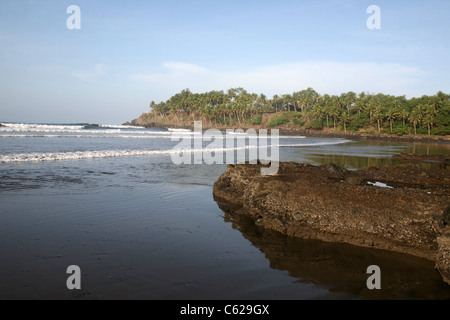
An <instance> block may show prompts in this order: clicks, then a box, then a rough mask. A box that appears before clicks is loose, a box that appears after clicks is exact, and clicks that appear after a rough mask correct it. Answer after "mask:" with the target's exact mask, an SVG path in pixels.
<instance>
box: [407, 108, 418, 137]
mask: <svg viewBox="0 0 450 320" xmlns="http://www.w3.org/2000/svg"><path fill="white" fill-rule="evenodd" d="M408 120H409V122H411V123H412V124H413V126H414V135H415V136H416V135H417V124H418V123H419V121H420V115H419V111H418V109H417V108H415V109H414V110H413V111H412V112H411V113H410V114H409V119H408Z"/></svg>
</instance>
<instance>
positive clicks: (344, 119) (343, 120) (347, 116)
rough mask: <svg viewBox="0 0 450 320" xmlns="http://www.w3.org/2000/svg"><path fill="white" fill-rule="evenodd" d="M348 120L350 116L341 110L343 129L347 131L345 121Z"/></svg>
mask: <svg viewBox="0 0 450 320" xmlns="http://www.w3.org/2000/svg"><path fill="white" fill-rule="evenodd" d="M349 121H350V116H349V115H348V114H347V113H346V112H345V111H343V112H342V113H341V122H342V123H343V124H344V131H345V132H347V123H348V122H349Z"/></svg>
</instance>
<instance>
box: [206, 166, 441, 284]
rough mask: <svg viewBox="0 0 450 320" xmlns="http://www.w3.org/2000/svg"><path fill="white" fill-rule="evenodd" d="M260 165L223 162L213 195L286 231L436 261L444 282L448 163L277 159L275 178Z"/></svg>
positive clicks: (259, 221) (260, 223)
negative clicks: (359, 164)
mask: <svg viewBox="0 0 450 320" xmlns="http://www.w3.org/2000/svg"><path fill="white" fill-rule="evenodd" d="M443 161H444V162H443V163H445V159H443ZM260 168H261V165H236V166H233V165H230V166H228V167H227V171H226V172H225V173H224V174H223V175H222V176H221V177H220V178H219V180H218V181H216V183H215V185H214V197H215V199H216V200H217V201H218V202H226V203H230V204H233V205H235V206H237V207H238V208H239V209H237V211H239V212H241V213H242V214H245V215H247V216H250V217H252V219H253V220H254V221H255V223H256V224H257V225H258V226H262V227H264V228H268V229H273V230H276V231H279V232H281V233H283V234H286V235H288V236H293V237H299V238H303V239H319V240H324V241H329V242H342V243H349V244H353V245H358V246H363V247H373V248H378V249H385V250H390V251H396V252H402V253H407V254H411V255H414V256H418V257H423V258H427V259H429V260H433V261H437V263H436V267H437V268H438V270H439V271H440V272H441V274H442V276H443V277H444V279H445V280H446V281H447V282H448V281H449V279H450V278H449V270H450V268H449V249H450V246H449V236H450V227H449V226H448V221H449V220H448V219H449V214H448V210H449V209H448V208H449V207H450V199H449V191H450V174H449V173H450V167H447V166H445V165H441V166H439V165H435V166H434V167H433V168H430V169H423V168H419V167H412V166H409V167H395V168H394V167H391V168H384V169H377V168H370V169H367V170H358V171H350V170H346V169H342V168H339V167H337V166H336V165H333V164H328V165H323V166H312V165H309V164H299V163H280V170H279V173H278V175H275V176H261V175H260Z"/></svg>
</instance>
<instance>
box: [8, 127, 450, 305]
mask: <svg viewBox="0 0 450 320" xmlns="http://www.w3.org/2000/svg"><path fill="white" fill-rule="evenodd" d="M6 125H7V127H1V128H0V298H1V299H17V298H19V299H116V298H125V299H135V298H137V299H328V298H342V299H360V298H381V299H383V298H385V299H395V298H418V299H424V298H425V299H427V298H430V299H436V298H437V299H448V298H450V290H449V287H448V286H447V285H444V284H443V282H442V280H441V277H440V276H439V274H438V273H437V271H436V270H435V269H434V264H433V263H432V262H431V261H427V260H424V259H418V258H414V257H411V256H408V255H402V254H395V253H390V252H385V251H381V250H371V249H366V248H358V247H354V246H350V245H344V244H331V243H324V242H321V241H312V240H311V241H305V240H299V239H292V238H288V237H285V236H282V235H280V234H278V233H275V232H271V231H268V230H262V229H260V228H259V227H257V226H255V225H254V224H253V223H252V221H249V220H248V219H245V218H244V217H240V216H234V215H230V214H228V213H225V212H224V211H222V210H221V209H220V207H219V205H220V204H218V203H216V202H215V201H214V200H213V196H212V188H213V184H214V182H215V181H216V180H217V179H218V178H219V177H220V175H221V174H222V173H223V172H224V171H225V170H226V165H206V164H200V165H189V164H182V165H175V164H174V163H173V162H172V160H171V154H172V153H173V148H174V146H175V145H176V144H177V142H176V141H172V140H173V139H172V138H173V137H174V136H178V137H179V138H180V139H181V138H182V137H183V136H186V135H191V134H192V132H189V130H180V129H170V128H168V129H144V128H136V127H130V126H121V125H93V124H19V123H7V124H6ZM205 147H207V146H205ZM279 147H280V158H281V159H280V160H282V161H297V162H308V163H312V164H323V163H328V162H334V163H337V164H339V165H341V166H345V167H347V168H349V169H358V168H361V167H367V166H371V165H388V164H390V163H391V162H392V161H391V160H390V159H391V157H392V156H393V155H396V154H399V153H401V152H412V151H414V148H418V149H417V150H415V151H418V152H423V153H443V152H448V148H447V146H436V145H431V147H430V145H428V146H416V145H411V144H405V143H385V142H370V141H350V140H346V139H333V138H309V137H301V136H297V137H290V136H284V137H280V143H279ZM71 265H77V266H79V267H80V270H81V290H69V289H68V288H67V286H66V280H67V278H68V277H69V275H68V274H67V273H66V270H67V267H69V266H71ZM370 265H380V267H381V269H382V272H383V273H382V285H383V290H381V291H380V292H372V291H370V290H368V289H367V288H366V280H367V277H368V275H366V274H365V270H366V269H367V267H368V266H370Z"/></svg>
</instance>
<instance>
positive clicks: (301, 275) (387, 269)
mask: <svg viewBox="0 0 450 320" xmlns="http://www.w3.org/2000/svg"><path fill="white" fill-rule="evenodd" d="M218 205H219V207H220V208H221V209H222V211H223V212H224V213H225V216H224V220H225V222H228V223H231V225H232V227H233V229H236V230H239V231H240V232H241V233H242V235H243V236H244V238H246V239H247V240H249V241H250V242H251V243H252V244H253V246H255V247H256V248H258V249H259V250H260V251H261V252H262V253H263V254H264V255H265V257H266V258H267V259H268V260H269V261H270V267H271V268H272V269H277V270H286V271H288V273H289V275H290V276H291V277H293V278H296V279H297V280H296V281H300V282H309V283H314V284H317V285H320V286H323V287H325V288H328V289H329V290H330V293H341V294H344V295H346V296H350V297H354V298H356V299H433V300H434V299H450V286H448V285H446V284H445V283H444V282H443V281H442V278H441V276H440V275H439V273H438V272H437V271H436V270H435V269H434V263H433V262H431V261H428V260H425V259H420V258H416V257H413V256H409V255H405V254H398V253H393V252H388V251H384V250H375V249H367V248H360V247H357V246H352V245H348V244H335V243H326V242H322V241H318V240H301V239H298V238H291V237H287V236H284V235H282V234H280V233H278V232H275V231H271V230H266V229H264V228H261V227H258V226H256V225H255V224H254V223H253V221H252V220H251V219H250V218H248V217H246V216H243V215H242V214H239V210H238V208H235V207H231V206H229V205H228V204H225V203H218ZM370 265H378V266H379V267H380V268H381V272H382V274H381V282H382V290H374V291H370V290H369V289H367V287H366V281H367V278H368V277H369V275H367V274H366V270H367V267H368V266H370Z"/></svg>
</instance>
